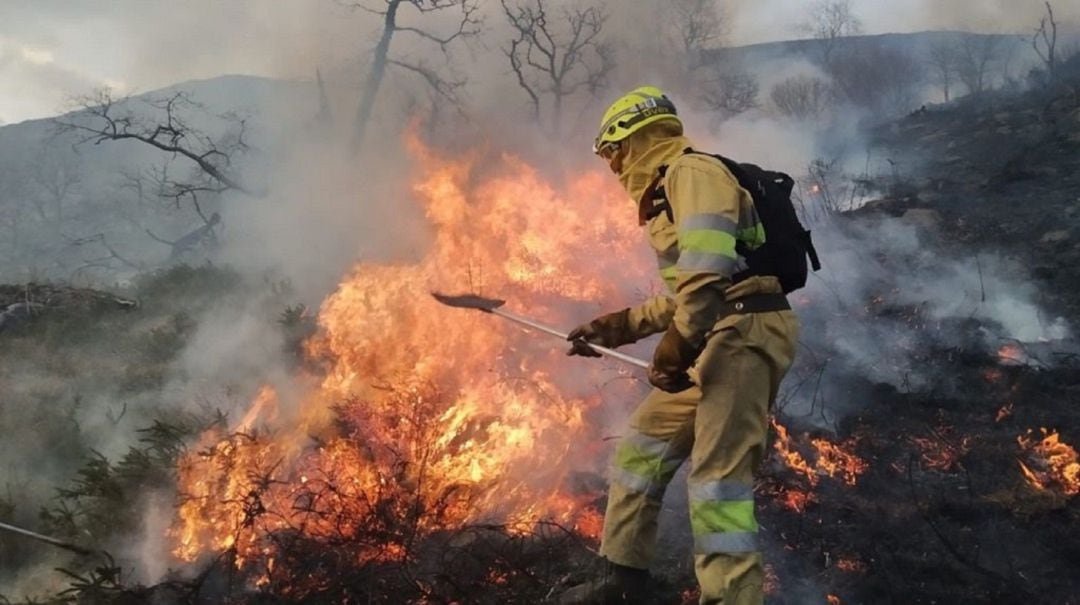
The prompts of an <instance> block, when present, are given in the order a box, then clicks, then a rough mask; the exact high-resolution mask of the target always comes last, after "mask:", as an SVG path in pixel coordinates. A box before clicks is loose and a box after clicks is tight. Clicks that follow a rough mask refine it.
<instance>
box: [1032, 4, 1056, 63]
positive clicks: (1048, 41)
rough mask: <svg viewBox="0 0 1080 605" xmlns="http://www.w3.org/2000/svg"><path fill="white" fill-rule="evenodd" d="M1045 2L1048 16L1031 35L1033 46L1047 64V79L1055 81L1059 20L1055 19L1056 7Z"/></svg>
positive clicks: (1041, 20) (1040, 21)
mask: <svg viewBox="0 0 1080 605" xmlns="http://www.w3.org/2000/svg"><path fill="white" fill-rule="evenodd" d="M1045 4H1046V16H1045V17H1043V18H1042V19H1040V20H1039V27H1037V28H1036V29H1035V34H1034V35H1033V36H1032V37H1031V47H1032V48H1034V49H1035V52H1036V54H1038V55H1039V58H1040V59H1042V61H1043V63H1045V64H1046V78H1047V80H1048V81H1050V82H1053V81H1054V72H1055V70H1056V68H1057V57H1056V56H1055V53H1056V51H1057V21H1055V20H1054V9H1053V7H1051V6H1050V2H1045ZM1048 26H1049V27H1048ZM1040 43H1041V45H1040Z"/></svg>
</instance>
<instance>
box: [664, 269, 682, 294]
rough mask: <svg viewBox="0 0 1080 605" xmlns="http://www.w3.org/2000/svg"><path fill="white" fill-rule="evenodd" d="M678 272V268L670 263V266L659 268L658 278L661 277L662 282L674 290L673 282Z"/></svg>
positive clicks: (676, 279) (676, 280) (676, 278)
mask: <svg viewBox="0 0 1080 605" xmlns="http://www.w3.org/2000/svg"><path fill="white" fill-rule="evenodd" d="M678 273H679V268H678V267H676V266H674V265H672V266H671V267H666V268H664V269H660V279H663V280H664V283H665V284H667V287H668V288H670V289H671V290H672V291H674V290H675V284H676V283H677V282H678Z"/></svg>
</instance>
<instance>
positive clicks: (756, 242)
mask: <svg viewBox="0 0 1080 605" xmlns="http://www.w3.org/2000/svg"><path fill="white" fill-rule="evenodd" d="M735 237H736V238H737V239H738V240H739V241H741V242H746V245H748V246H750V248H751V249H753V248H757V247H758V246H760V245H761V244H764V243H765V225H762V224H761V223H758V224H757V225H755V226H753V227H749V228H746V229H739V230H738V231H737V232H736V233H735Z"/></svg>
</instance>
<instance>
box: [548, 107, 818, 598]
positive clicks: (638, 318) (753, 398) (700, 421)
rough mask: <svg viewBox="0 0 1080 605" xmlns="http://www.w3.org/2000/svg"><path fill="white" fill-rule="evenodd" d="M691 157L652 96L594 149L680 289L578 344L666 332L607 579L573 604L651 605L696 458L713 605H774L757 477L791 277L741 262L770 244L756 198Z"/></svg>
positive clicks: (578, 348) (627, 467)
mask: <svg viewBox="0 0 1080 605" xmlns="http://www.w3.org/2000/svg"><path fill="white" fill-rule="evenodd" d="M692 147H693V146H692V144H691V142H690V141H689V140H688V139H687V138H686V137H685V136H683V124H682V121H681V120H680V119H679V117H678V115H677V114H676V111H675V106H674V104H673V103H672V102H671V101H670V100H669V99H668V98H667V96H665V95H664V93H663V92H662V91H660V90H659V89H657V88H655V87H652V86H645V87H641V88H637V89H635V90H633V91H632V92H630V93H628V94H627V95H625V96H623V97H622V98H620V99H619V100H617V101H615V103H614V104H612V105H611V107H609V108H608V110H607V111H606V112H605V114H604V117H603V121H602V122H601V126H600V132H599V134H598V135H597V137H596V141H595V145H594V148H593V150H594V152H595V153H596V154H597V155H599V156H600V157H601V158H602V159H603V160H604V161H606V162H607V163H608V165H609V166H610V168H611V170H612V171H613V172H614V173H615V174H616V175H617V176H618V178H619V182H620V183H621V184H622V186H623V187H624V188H625V189H626V191H627V193H629V194H630V198H631V199H632V200H633V201H634V202H635V204H637V206H638V211H639V212H638V214H639V219H640V222H641V223H642V224H643V225H644V226H645V227H646V232H647V234H648V238H649V243H650V244H651V245H652V247H653V249H654V250H655V251H656V255H657V260H658V263H659V269H660V275H661V277H662V278H663V280H664V282H665V283H666V285H667V287H668V290H669V292H668V294H667V295H662V296H657V297H655V298H653V299H651V300H648V301H646V302H644V303H642V304H640V305H638V306H636V307H632V308H628V309H623V310H621V311H617V312H615V313H610V314H608V315H604V316H602V317H599V318H597V319H595V320H593V321H591V322H589V323H587V324H584V325H582V326H579V327H578V328H576V329H575V330H574V331H573V332H571V334H570V336H569V339H570V340H571V341H572V346H571V349H570V351H569V354H571V355H595V354H596V353H595V352H594V351H592V350H590V349H589V348H588V344H587V343H593V344H598V345H602V346H606V347H618V346H621V345H625V344H629V343H632V342H635V341H637V340H640V339H641V338H644V337H646V336H649V335H651V334H656V333H660V332H663V337H662V338H661V340H660V343H659V345H658V346H657V347H656V351H655V353H654V355H653V360H652V365H651V367H650V369H649V373H648V377H649V382H650V383H651V384H652V385H653V387H655V388H654V389H653V390H652V391H651V392H650V393H649V394H648V396H646V398H645V400H644V401H643V402H642V403H641V404H640V405H639V406H638V407H637V409H636V410H635V411H634V413H633V415H632V416H631V418H630V421H629V428H628V430H627V431H626V432H625V433H624V434H623V436H622V438H621V439H620V440H619V442H618V444H617V445H616V449H615V456H614V464H613V469H612V475H611V486H610V490H609V494H608V504H607V512H606V514H605V517H604V532H603V538H602V543H601V547H600V553H601V555H602V556H603V557H604V561H603V571H602V573H600V574H599V575H598V576H597V577H595V578H593V579H591V580H590V581H588V582H586V583H585V584H582V585H579V586H575V587H572V588H570V589H569V590H567V591H566V592H564V593H563V594H562V596H561V602H562V603H567V604H573V603H580V604H585V603H647V602H650V601H649V599H648V597H647V596H646V595H647V594H648V592H647V590H648V587H647V584H648V567H649V564H650V562H651V561H652V559H653V554H654V549H655V544H656V528H657V516H658V514H659V512H660V504H661V499H662V498H663V495H664V491H665V490H666V488H667V485H668V483H669V482H670V481H671V479H672V477H673V476H674V475H675V472H676V470H677V469H678V468H679V466H680V465H681V464H682V463H683V461H685V460H687V459H688V458H689V460H690V472H689V504H690V525H691V529H692V532H693V537H694V569H695V573H696V575H697V579H698V583H699V584H700V586H701V601H700V602H701V603H710V604H717V603H723V604H724V605H731V604H739V605H743V604H760V603H762V601H763V599H764V592H763V588H762V580H763V571H762V560H761V552H760V549H759V544H758V523H757V520H756V518H755V515H754V493H753V486H754V474H755V471H756V469H757V467H758V466H759V464H760V463H761V461H762V458H763V456H764V453H765V439H766V435H767V432H768V418H767V416H768V412H769V408H770V406H771V405H772V403H773V401H774V400H775V398H776V393H777V388H778V386H779V384H780V381H781V379H782V378H783V376H784V374H785V372H786V371H787V369H788V368H789V367H790V366H791V363H792V359H793V357H794V354H795V345H796V338H797V335H798V330H799V323H798V319H797V318H796V316H795V314H794V313H793V312H792V311H791V308H790V306H789V305H788V303H787V300H786V299H785V297H784V295H783V292H782V290H781V287H780V283H779V281H778V280H777V278H776V277H774V276H772V275H753V274H750V273H751V272H750V271H749V270H748V269H747V267H746V264H745V259H744V258H743V257H742V256H741V255H740V254H739V253H737V252H736V249H739V250H747V249H750V250H752V249H754V248H756V247H757V246H759V245H761V244H762V243H763V242H764V239H765V232H764V229H763V227H762V225H761V222H760V221H759V219H758V215H757V212H756V211H755V209H754V204H753V198H752V197H751V196H750V194H749V193H748V192H747V191H746V190H745V189H743V188H741V187H740V186H739V184H738V181H737V180H736V178H735V177H734V176H733V175H732V173H731V172H730V171H729V170H728V169H727V168H726V167H725V166H724V165H723V164H722V163H721V162H720V161H719V160H717V159H716V158H713V157H712V156H708V155H704V154H697V153H687V152H686V151H687V150H688V149H690V148H692Z"/></svg>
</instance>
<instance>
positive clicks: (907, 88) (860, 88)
mask: <svg viewBox="0 0 1080 605" xmlns="http://www.w3.org/2000/svg"><path fill="white" fill-rule="evenodd" d="M827 69H828V72H829V75H830V76H832V81H833V87H834V89H835V91H836V94H837V96H838V97H839V98H841V99H843V100H846V101H847V102H849V103H851V104H852V105H855V106H857V107H864V108H866V109H871V110H874V111H878V112H884V113H887V114H898V113H903V112H907V111H909V110H910V109H911V106H912V105H913V104H914V103H915V98H916V93H917V92H918V85H919V84H920V83H921V82H922V81H923V77H924V73H923V67H922V65H921V64H920V63H919V62H918V61H916V60H915V59H913V58H912V57H911V56H910V55H908V54H907V53H906V52H904V51H902V50H899V49H892V48H888V47H885V46H882V45H880V44H878V43H877V42H876V41H874V40H860V41H859V42H858V43H857V44H853V45H852V47H851V48H847V49H844V50H843V51H842V52H839V53H835V54H834V55H833V58H832V62H831V63H830V64H829V65H828V66H827Z"/></svg>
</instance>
